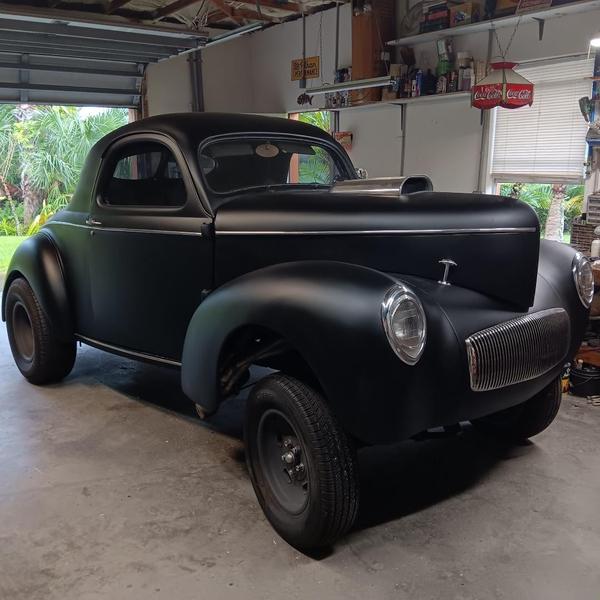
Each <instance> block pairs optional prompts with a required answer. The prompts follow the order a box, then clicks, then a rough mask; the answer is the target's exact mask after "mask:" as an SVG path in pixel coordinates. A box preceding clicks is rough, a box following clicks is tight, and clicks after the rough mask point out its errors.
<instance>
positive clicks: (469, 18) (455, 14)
mask: <svg viewBox="0 0 600 600" xmlns="http://www.w3.org/2000/svg"><path fill="white" fill-rule="evenodd" d="M479 19H480V8H479V4H478V3H476V2H463V3H462V4H456V5H454V6H451V7H450V27H457V26H458V25H467V24H468V23H476V22H477V21H479Z"/></svg>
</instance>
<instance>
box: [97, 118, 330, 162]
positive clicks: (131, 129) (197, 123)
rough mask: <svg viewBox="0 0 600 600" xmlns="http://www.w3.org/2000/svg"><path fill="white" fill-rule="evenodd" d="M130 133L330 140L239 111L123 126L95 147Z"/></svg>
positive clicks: (197, 139) (288, 122) (303, 126)
mask: <svg viewBox="0 0 600 600" xmlns="http://www.w3.org/2000/svg"><path fill="white" fill-rule="evenodd" d="M132 133H162V134H166V135H169V136H170V137H172V138H174V139H176V140H178V141H183V140H185V141H187V142H188V144H189V145H194V146H195V145H198V144H199V143H201V142H202V141H203V140H205V139H206V138H209V137H212V136H216V135H225V134H232V133H241V134H247V133H280V134H281V133H283V134H286V133H289V134H293V135H304V136H309V137H313V138H320V139H325V140H329V141H331V136H330V135H329V134H328V133H327V132H326V131H323V130H322V129H320V128H318V127H315V126H314V125H309V124H308V123H303V122H301V121H296V120H294V119H286V118H281V117H265V116H262V115H249V114H240V113H217V112H207V113H172V114H165V115H157V116H154V117H147V118H145V119H140V120H139V121H134V122H133V123H129V124H128V125H124V126H123V127H120V128H119V129H116V130H115V131H113V132H112V133H110V134H109V135H107V136H106V137H104V138H103V139H102V140H101V141H100V142H99V146H100V147H99V148H97V150H100V151H101V152H102V151H103V150H104V149H105V148H106V147H107V146H108V145H109V144H110V143H111V142H112V141H114V140H115V139H117V138H119V137H122V136H124V135H129V134H132Z"/></svg>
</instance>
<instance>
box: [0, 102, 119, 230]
mask: <svg viewBox="0 0 600 600" xmlns="http://www.w3.org/2000/svg"><path fill="white" fill-rule="evenodd" d="M126 122H127V111H126V110H123V109H107V110H103V111H100V112H98V113H96V114H93V115H90V116H83V115H82V113H81V110H80V109H78V108H75V107H65V106H38V107H35V106H10V105H2V106H0V196H3V197H4V201H0V208H2V206H6V205H7V206H8V208H9V209H10V211H11V213H12V214H11V215H10V216H8V215H6V211H4V212H3V213H2V214H3V215H4V218H6V219H12V221H13V226H14V227H13V228H14V229H15V231H16V232H17V233H20V231H21V230H26V228H28V227H30V225H31V226H32V228H33V230H35V229H36V228H39V226H40V224H41V223H42V222H44V221H45V220H46V219H47V218H49V216H50V215H51V214H52V213H54V212H55V211H57V210H60V209H61V208H62V207H64V206H65V205H66V204H67V202H68V201H69V199H70V197H71V195H72V194H73V192H74V190H75V186H76V184H77V179H78V177H79V173H80V172H81V169H82V167H83V163H84V160H85V157H86V155H87V153H88V152H89V150H90V148H91V147H92V146H93V145H94V144H95V143H96V142H97V141H98V140H99V139H100V138H101V137H103V136H104V135H106V134H107V133H109V132H110V131H113V130H114V129H116V128H117V127H120V126H121V125H124V124H125V123H126ZM15 190H16V192H17V194H15V193H14V192H15ZM17 195H18V200H19V201H20V203H21V204H22V205H23V210H22V211H21V214H19V211H18V210H17V208H16V205H17V198H16V196H17ZM38 217H39V218H38ZM1 232H2V229H1V228H0V233H1Z"/></svg>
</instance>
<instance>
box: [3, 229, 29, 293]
mask: <svg viewBox="0 0 600 600" xmlns="http://www.w3.org/2000/svg"><path fill="white" fill-rule="evenodd" d="M24 239H25V238H24V237H18V236H11V237H2V236H0V282H1V280H2V279H3V278H4V274H5V273H6V270H7V269H8V265H9V263H10V259H11V258H12V255H13V254H14V252H15V250H16V249H17V246H18V245H19V244H20V243H21V242H22V241H23V240H24Z"/></svg>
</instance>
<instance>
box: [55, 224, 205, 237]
mask: <svg viewBox="0 0 600 600" xmlns="http://www.w3.org/2000/svg"><path fill="white" fill-rule="evenodd" d="M53 224H54V225H69V226H70V227H80V228H81V229H93V230H95V231H111V232H117V233H119V232H120V233H160V234H162V235H195V236H197V237H202V232H201V231H172V230H165V229H134V228H131V229H128V228H127V227H104V226H102V225H98V226H96V227H92V226H90V225H81V224H79V223H68V222H67V221H48V222H47V223H46V225H53Z"/></svg>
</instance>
